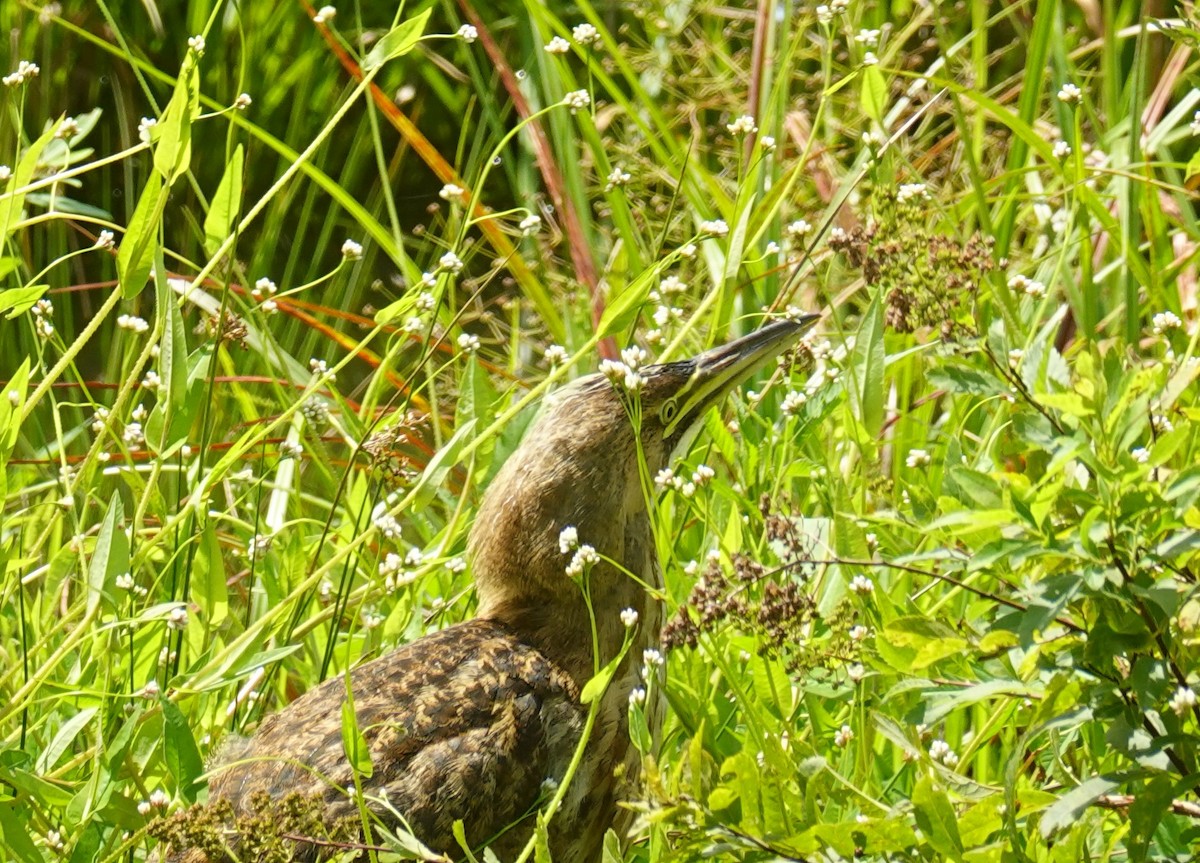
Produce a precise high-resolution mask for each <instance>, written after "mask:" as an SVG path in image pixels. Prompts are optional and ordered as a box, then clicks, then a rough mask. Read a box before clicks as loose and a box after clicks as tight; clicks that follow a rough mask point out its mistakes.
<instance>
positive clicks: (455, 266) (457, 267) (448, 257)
mask: <svg viewBox="0 0 1200 863" xmlns="http://www.w3.org/2000/svg"><path fill="white" fill-rule="evenodd" d="M438 268H439V269H442V270H445V271H446V272H448V273H459V272H462V268H463V262H462V258H460V257H459V256H458V255H456V254H454V252H446V254H444V255H442V256H441V257H440V258H438Z"/></svg>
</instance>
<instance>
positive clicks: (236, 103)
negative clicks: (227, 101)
mask: <svg viewBox="0 0 1200 863" xmlns="http://www.w3.org/2000/svg"><path fill="white" fill-rule="evenodd" d="M253 101H254V100H253V99H251V98H250V94H249V93H238V97H237V98H236V99H234V100H233V107H234V108H236V109H237V110H239V111H245V110H246V109H247V108H249V107H250V103H251V102H253Z"/></svg>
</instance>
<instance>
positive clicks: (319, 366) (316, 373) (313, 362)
mask: <svg viewBox="0 0 1200 863" xmlns="http://www.w3.org/2000/svg"><path fill="white" fill-rule="evenodd" d="M308 368H309V371H311V372H312V373H313V377H315V378H319V377H325V378H328V379H329V380H331V381H334V380H337V376H336V375H335V374H333V373H332V372H330V371H329V363H327V362H325V360H322V359H318V358H317V357H313V358H312V359H310V360H309V361H308Z"/></svg>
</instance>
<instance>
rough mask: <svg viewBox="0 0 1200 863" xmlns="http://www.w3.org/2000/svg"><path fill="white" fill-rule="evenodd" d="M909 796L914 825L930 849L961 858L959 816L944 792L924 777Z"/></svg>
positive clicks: (954, 858) (956, 858)
mask: <svg viewBox="0 0 1200 863" xmlns="http://www.w3.org/2000/svg"><path fill="white" fill-rule="evenodd" d="M912 800H913V808H914V810H915V812H916V816H917V826H918V827H920V828H921V832H922V833H923V834H925V838H926V839H928V840H929V844H930V845H931V846H932V847H933V849H934V850H935V851H937V852H938V853H939V854H942V855H943V856H945V857H949V858H950V859H951V860H961V859H962V854H963V845H962V838H961V837H960V836H959V833H958V817H957V816H956V815H955V814H954V807H953V806H951V805H950V798H948V797H947V796H946V792H945V791H944V790H943V789H942V788H941V787H939V786H938V785H935V784H934V782H933V780H932V779H929V778H928V777H926V778H924V779H922V780H920V781H919V782H917V785H916V787H915V788H914V789H913V797H912Z"/></svg>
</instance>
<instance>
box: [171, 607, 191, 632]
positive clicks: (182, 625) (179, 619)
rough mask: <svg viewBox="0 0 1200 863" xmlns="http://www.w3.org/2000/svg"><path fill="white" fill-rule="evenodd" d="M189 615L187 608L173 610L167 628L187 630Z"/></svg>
mask: <svg viewBox="0 0 1200 863" xmlns="http://www.w3.org/2000/svg"><path fill="white" fill-rule="evenodd" d="M187 622H188V613H187V608H185V607H184V606H182V605H180V606H178V607H177V608H172V609H171V613H170V614H169V615H167V628H168V629H176V630H181V631H182V630H184V629H187Z"/></svg>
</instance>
